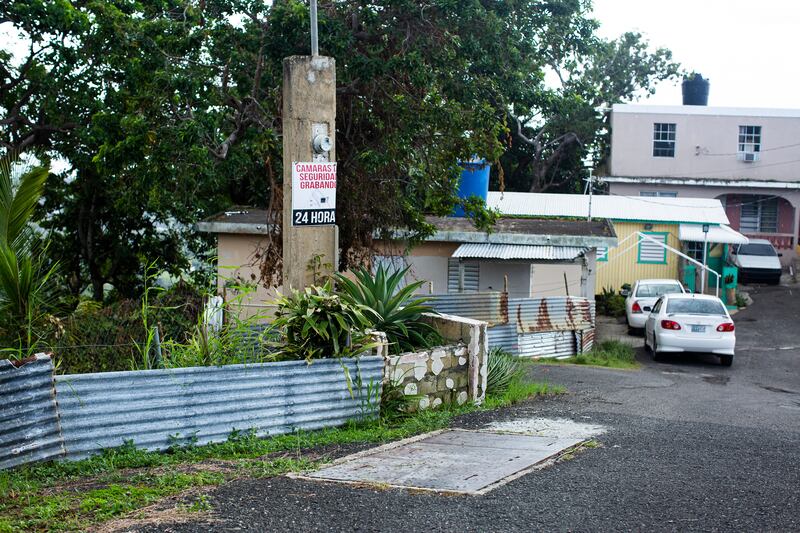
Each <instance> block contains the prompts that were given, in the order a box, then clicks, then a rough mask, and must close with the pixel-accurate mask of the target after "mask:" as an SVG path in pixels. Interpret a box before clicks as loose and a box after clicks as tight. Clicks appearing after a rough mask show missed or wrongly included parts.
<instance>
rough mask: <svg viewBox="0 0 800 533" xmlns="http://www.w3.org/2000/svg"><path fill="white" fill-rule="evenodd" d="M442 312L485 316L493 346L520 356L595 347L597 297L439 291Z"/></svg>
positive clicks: (553, 354) (437, 305) (562, 354)
mask: <svg viewBox="0 0 800 533" xmlns="http://www.w3.org/2000/svg"><path fill="white" fill-rule="evenodd" d="M431 305H432V306H433V307H434V309H436V310H437V311H439V312H441V313H448V314H456V315H461V316H466V317H469V318H475V319H479V320H485V321H487V322H488V323H489V329H488V331H487V334H488V337H489V345H490V346H491V347H501V348H503V349H505V350H508V351H509V352H511V353H513V354H516V355H518V356H520V357H568V356H571V355H575V354H576V353H582V352H584V351H587V350H589V349H591V347H592V343H593V340H594V328H595V308H594V301H593V300H591V299H588V298H581V297H577V296H553V297H547V298H508V297H507V295H506V294H505V293H502V292H483V293H471V294H464V293H460V294H447V295H436V296H434V298H433V301H432V302H431Z"/></svg>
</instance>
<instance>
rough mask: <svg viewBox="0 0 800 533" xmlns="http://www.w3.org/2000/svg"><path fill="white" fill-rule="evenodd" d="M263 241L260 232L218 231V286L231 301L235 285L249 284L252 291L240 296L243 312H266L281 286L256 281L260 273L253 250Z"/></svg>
mask: <svg viewBox="0 0 800 533" xmlns="http://www.w3.org/2000/svg"><path fill="white" fill-rule="evenodd" d="M263 245H264V237H263V236H261V235H241V234H231V233H221V234H218V235H217V254H218V257H217V265H218V266H217V290H218V291H219V292H218V293H219V294H221V295H223V296H224V297H225V301H227V302H231V301H234V300H235V299H236V297H237V295H238V294H239V292H238V291H237V290H236V288H235V286H236V285H248V286H252V287H253V288H255V292H253V293H251V294H248V295H247V297H243V298H242V301H241V305H242V312H243V314H244V315H245V316H251V315H252V314H255V313H263V312H265V311H264V309H265V308H269V307H270V304H271V302H272V301H273V300H274V299H275V297H276V296H277V294H278V292H279V291H280V289H281V288H280V287H273V288H269V289H268V288H266V287H264V286H262V284H261V283H260V282H259V281H258V280H259V276H260V271H259V265H258V259H257V258H256V255H255V254H256V253H257V252H258V250H259V249H260V247H261V246H263Z"/></svg>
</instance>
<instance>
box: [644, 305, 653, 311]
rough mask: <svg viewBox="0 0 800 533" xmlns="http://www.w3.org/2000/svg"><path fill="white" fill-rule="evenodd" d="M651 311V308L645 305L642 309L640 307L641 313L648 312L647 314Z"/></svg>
mask: <svg viewBox="0 0 800 533" xmlns="http://www.w3.org/2000/svg"><path fill="white" fill-rule="evenodd" d="M652 310H653V308H652V307H650V306H649V305H645V306H644V307H642V311H648V312H649V311H652Z"/></svg>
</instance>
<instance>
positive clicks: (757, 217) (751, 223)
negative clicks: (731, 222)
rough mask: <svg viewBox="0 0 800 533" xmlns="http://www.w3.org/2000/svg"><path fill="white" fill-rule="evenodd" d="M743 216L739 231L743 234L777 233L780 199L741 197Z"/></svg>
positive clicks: (740, 220)
mask: <svg viewBox="0 0 800 533" xmlns="http://www.w3.org/2000/svg"><path fill="white" fill-rule="evenodd" d="M740 198H741V202H742V214H741V216H740V218H739V231H741V232H743V233H777V232H778V199H777V198H770V197H768V196H741V197H740Z"/></svg>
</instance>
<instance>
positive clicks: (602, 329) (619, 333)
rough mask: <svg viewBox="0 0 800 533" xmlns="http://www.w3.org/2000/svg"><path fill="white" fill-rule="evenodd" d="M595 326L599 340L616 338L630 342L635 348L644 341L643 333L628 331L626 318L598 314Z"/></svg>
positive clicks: (616, 339) (626, 342)
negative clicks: (633, 333)
mask: <svg viewBox="0 0 800 533" xmlns="http://www.w3.org/2000/svg"><path fill="white" fill-rule="evenodd" d="M595 328H596V330H595V337H596V338H597V342H602V341H610V340H615V341H620V342H624V343H625V344H630V345H631V346H633V347H634V348H638V347H639V346H642V344H643V343H644V340H643V338H642V336H641V335H631V334H629V333H628V323H627V322H625V319H624V318H622V319H619V318H614V317H609V316H601V315H598V317H597V319H596V326H595Z"/></svg>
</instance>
